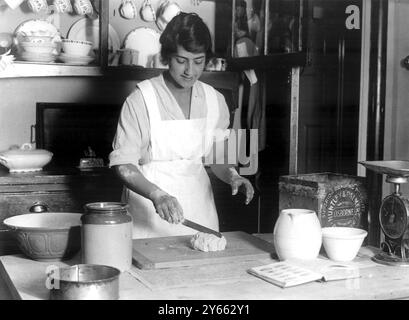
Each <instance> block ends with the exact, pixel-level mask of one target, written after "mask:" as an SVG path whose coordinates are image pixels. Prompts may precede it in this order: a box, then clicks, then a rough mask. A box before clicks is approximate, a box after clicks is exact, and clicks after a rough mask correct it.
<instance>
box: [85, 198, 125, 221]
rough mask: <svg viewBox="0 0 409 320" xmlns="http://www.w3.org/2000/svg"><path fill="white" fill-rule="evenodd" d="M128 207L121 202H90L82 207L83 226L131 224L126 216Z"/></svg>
mask: <svg viewBox="0 0 409 320" xmlns="http://www.w3.org/2000/svg"><path fill="white" fill-rule="evenodd" d="M127 208H128V205H127V204H126V203H122V202H92V203H87V204H86V205H85V206H84V209H85V214H83V215H82V217H81V221H82V223H83V224H110V225H112V224H120V223H127V222H131V221H132V218H131V216H130V215H128V214H127Z"/></svg>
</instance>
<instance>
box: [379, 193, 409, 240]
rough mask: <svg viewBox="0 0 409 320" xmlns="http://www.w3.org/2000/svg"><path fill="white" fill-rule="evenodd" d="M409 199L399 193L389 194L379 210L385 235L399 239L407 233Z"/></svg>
mask: <svg viewBox="0 0 409 320" xmlns="http://www.w3.org/2000/svg"><path fill="white" fill-rule="evenodd" d="M408 215H409V206H408V201H407V200H406V199H404V198H402V197H401V196H399V195H397V194H391V195H389V196H387V197H386V198H385V199H384V200H383V201H382V204H381V208H380V210H379V221H380V224H381V227H382V230H383V232H384V233H385V235H386V236H387V237H389V238H391V239H398V238H400V237H402V235H403V234H404V233H405V230H406V228H407V223H408Z"/></svg>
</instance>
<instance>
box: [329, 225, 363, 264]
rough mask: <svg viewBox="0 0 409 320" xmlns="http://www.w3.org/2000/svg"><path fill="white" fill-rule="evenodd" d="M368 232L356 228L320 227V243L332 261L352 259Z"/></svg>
mask: <svg viewBox="0 0 409 320" xmlns="http://www.w3.org/2000/svg"><path fill="white" fill-rule="evenodd" d="M367 234H368V232H366V231H365V230H362V229H358V228H348V227H330V228H322V243H323V245H324V248H325V252H326V253H327V256H328V258H330V259H331V260H334V261H351V260H353V259H354V258H355V257H356V255H357V253H358V251H359V248H360V247H361V245H362V242H363V241H364V239H365V237H366V236H367Z"/></svg>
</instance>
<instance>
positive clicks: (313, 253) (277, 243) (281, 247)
mask: <svg viewBox="0 0 409 320" xmlns="http://www.w3.org/2000/svg"><path fill="white" fill-rule="evenodd" d="M321 244H322V234H321V225H320V221H319V220H318V217H317V215H316V213H315V211H313V210H307V209H285V210H281V212H280V216H279V217H278V220H277V222H276V224H275V226H274V247H275V250H276V253H277V255H278V257H279V259H280V260H286V259H290V258H296V259H306V260H309V259H315V258H316V257H317V256H318V254H319V251H320V248H321Z"/></svg>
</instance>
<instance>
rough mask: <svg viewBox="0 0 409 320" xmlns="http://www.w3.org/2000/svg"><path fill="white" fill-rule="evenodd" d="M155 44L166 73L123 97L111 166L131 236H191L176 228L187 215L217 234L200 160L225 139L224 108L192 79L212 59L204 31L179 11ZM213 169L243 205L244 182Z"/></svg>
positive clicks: (249, 193) (222, 168)
mask: <svg viewBox="0 0 409 320" xmlns="http://www.w3.org/2000/svg"><path fill="white" fill-rule="evenodd" d="M160 42H161V45H162V47H161V57H162V60H163V63H165V64H167V65H168V66H169V69H168V70H167V71H165V72H164V73H163V75H160V76H157V77H154V78H152V79H150V80H145V81H142V82H140V83H138V86H137V88H136V89H135V90H134V91H133V92H132V93H131V94H130V95H129V96H128V98H127V99H126V101H125V103H124V105H123V108H122V111H121V115H120V119H119V122H118V128H117V133H116V136H115V139H114V142H113V148H114V150H113V152H112V153H111V154H110V166H111V167H113V168H114V170H115V171H116V173H117V174H118V175H119V177H120V178H121V180H122V181H123V183H124V185H125V187H126V188H124V194H123V198H124V199H123V200H124V201H125V202H127V203H128V204H129V211H130V213H131V214H132V216H133V223H134V229H133V238H149V237H163V236H171V235H185V234H193V233H195V231H194V230H192V229H190V228H188V227H185V226H184V225H182V224H181V222H182V221H183V219H184V218H185V217H186V218H187V219H191V220H193V221H195V222H197V223H200V224H202V225H204V226H207V227H209V228H212V229H215V230H218V229H219V223H218V218H217V213H216V209H215V204H214V199H213V193H212V189H211V185H210V180H209V177H208V175H207V173H206V171H205V169H204V166H203V162H202V160H203V159H202V157H204V156H206V155H208V154H209V153H210V152H211V151H212V140H215V141H216V142H218V143H223V140H224V139H225V138H226V136H227V134H228V130H227V127H228V125H229V111H228V107H227V105H226V102H225V100H224V97H223V96H222V95H221V94H220V93H219V92H217V91H216V90H214V89H213V88H212V87H210V86H208V85H206V84H204V83H202V82H200V81H198V79H199V77H200V76H201V74H202V72H203V70H204V67H205V65H206V62H207V61H208V60H209V59H210V57H211V55H212V52H211V37H210V32H209V30H208V28H207V26H206V25H205V23H204V22H203V21H202V19H201V18H200V17H199V16H198V15H196V14H187V13H180V14H179V15H177V16H176V17H174V18H173V19H172V20H171V21H170V22H169V23H168V25H167V27H166V29H165V30H164V31H163V33H162V35H161V37H160ZM218 132H223V133H224V134H223V135H221V134H217V133H218ZM216 155H217V153H216ZM211 168H212V170H213V171H214V172H215V174H216V176H217V177H219V178H220V179H222V180H223V181H225V182H227V183H229V184H230V185H231V186H232V193H233V194H236V193H237V191H238V188H239V187H240V186H244V188H245V190H246V203H248V202H250V201H251V199H252V197H253V194H254V190H253V187H252V185H251V183H250V182H249V180H248V179H246V178H244V177H241V176H240V175H239V174H238V173H237V171H235V169H234V168H233V167H232V166H231V165H211Z"/></svg>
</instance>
